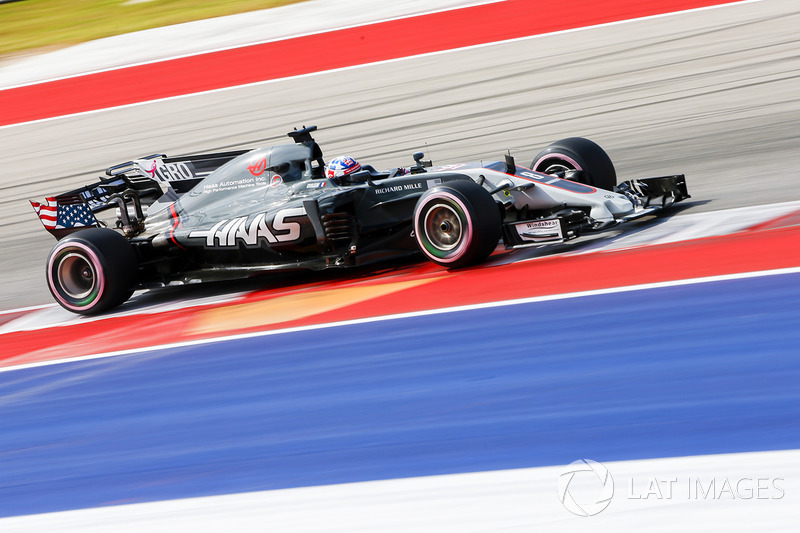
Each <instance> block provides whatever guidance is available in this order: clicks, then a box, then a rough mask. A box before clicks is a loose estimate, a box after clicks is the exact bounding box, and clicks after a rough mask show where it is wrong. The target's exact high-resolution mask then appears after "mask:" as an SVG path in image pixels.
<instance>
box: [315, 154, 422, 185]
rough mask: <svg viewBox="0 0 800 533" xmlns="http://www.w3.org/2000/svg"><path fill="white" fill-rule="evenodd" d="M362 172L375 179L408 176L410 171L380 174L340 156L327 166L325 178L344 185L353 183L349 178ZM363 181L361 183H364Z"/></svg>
mask: <svg viewBox="0 0 800 533" xmlns="http://www.w3.org/2000/svg"><path fill="white" fill-rule="evenodd" d="M360 170H366V171H368V172H369V174H370V175H371V176H372V177H373V178H393V177H395V176H403V175H405V174H408V170H406V169H404V168H402V167H398V168H394V169H391V170H387V171H384V172H378V171H376V170H375V169H374V168H373V167H372V166H371V165H364V166H361V164H360V163H359V162H358V161H356V160H355V159H353V158H352V157H350V156H339V157H336V158H334V159H332V160H331V162H330V163H328V164H327V165H326V166H325V177H326V178H328V179H331V180H333V181H334V182H337V183H339V184H342V183H343V182H348V183H353V181H352V180H351V179H350V178H348V176H350V175H351V174H355V173H356V172H358V171H360ZM363 179H366V178H363ZM363 179H361V180H359V181H363Z"/></svg>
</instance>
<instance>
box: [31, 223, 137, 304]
mask: <svg viewBox="0 0 800 533" xmlns="http://www.w3.org/2000/svg"><path fill="white" fill-rule="evenodd" d="M137 263H138V260H137V258H136V252H135V251H134V250H133V247H132V246H131V244H130V243H129V242H128V241H127V239H125V237H123V236H122V235H120V234H119V233H117V232H116V231H114V230H111V229H107V228H92V229H86V230H82V231H79V232H76V233H74V234H72V235H70V236H68V237H65V238H64V239H62V240H60V241H59V242H58V243H57V244H56V245H55V247H54V248H53V250H52V251H51V252H50V256H49V257H48V258H47V286H48V288H49V289H50V292H51V293H52V294H53V297H54V298H55V299H56V301H57V302H58V303H59V304H60V305H61V306H62V307H64V308H65V309H67V310H69V311H72V312H73V313H79V314H82V315H90V314H96V313H101V312H103V311H106V310H108V309H111V308H112V307H116V306H118V305H120V304H121V303H123V302H124V301H125V300H127V299H128V298H129V297H130V295H131V292H132V291H131V289H132V288H133V286H134V283H135V281H136V272H137Z"/></svg>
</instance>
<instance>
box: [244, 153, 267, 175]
mask: <svg viewBox="0 0 800 533" xmlns="http://www.w3.org/2000/svg"><path fill="white" fill-rule="evenodd" d="M247 170H249V171H250V174H252V175H253V176H260V175H261V174H263V173H264V172H265V171H266V170H267V158H266V157H263V158H261V159H260V160H259V161H255V162H251V163H250V164H249V165H247Z"/></svg>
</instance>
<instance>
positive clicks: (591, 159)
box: [531, 137, 617, 191]
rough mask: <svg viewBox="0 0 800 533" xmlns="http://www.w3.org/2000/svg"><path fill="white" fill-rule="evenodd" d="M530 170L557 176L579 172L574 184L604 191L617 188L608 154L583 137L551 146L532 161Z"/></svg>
mask: <svg viewBox="0 0 800 533" xmlns="http://www.w3.org/2000/svg"><path fill="white" fill-rule="evenodd" d="M531 168H532V169H533V170H535V171H536V172H541V173H543V174H556V173H558V172H569V171H571V170H580V171H582V172H580V173H578V174H577V176H576V177H575V178H573V177H568V178H567V179H571V180H573V181H577V182H579V183H583V184H585V185H589V186H591V187H596V188H598V189H605V190H607V191H611V190H614V187H615V186H616V185H617V172H616V170H614V164H613V163H612V162H611V158H610V157H608V154H607V153H606V152H605V150H603V149H602V148H600V146H598V145H597V144H595V143H594V142H592V141H590V140H589V139H584V138H583V137H570V138H569V139H562V140H560V141H557V142H554V143H553V144H551V145H550V146H548V147H547V148H545V149H544V150H542V151H541V152H539V154H538V155H537V156H536V157H535V158H534V159H533V163H531Z"/></svg>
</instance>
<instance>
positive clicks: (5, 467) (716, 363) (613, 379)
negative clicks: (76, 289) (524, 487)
mask: <svg viewBox="0 0 800 533" xmlns="http://www.w3.org/2000/svg"><path fill="white" fill-rule="evenodd" d="M533 282H535V280H532V283H533ZM799 302H800V275H797V274H787V275H776V276H769V277H761V278H752V279H747V280H738V281H724V282H714V283H704V284H695V285H687V286H682V287H673V288H660V289H650V290H639V291H634V292H625V293H617V294H610V295H602V296H586V297H580V298H571V299H564V300H556V301H549V302H539V303H527V304H517V305H508V306H502V307H496V308H491V309H480V310H470V311H461V312H454V313H446V314H439V315H433V316H422V317H415V318H404V319H395V320H388V321H382V322H374V323H369V324H359V325H349V326H339V327H332V328H326V329H319V330H313V331H304V332H295V333H284V334H277V335H269V336H262V337H255V338H249V339H243V340H232V341H226V342H216V343H209V344H205V345H202V346H192V347H185V348H173V349H169V350H160V351H157V352H149V353H140V354H132V355H129V356H123V357H116V358H112V359H103V360H93V361H84V362H75V363H68V364H60V365H54V366H47V367H40V368H29V369H20V370H14V371H9V372H5V373H0V462H2V464H0V516H11V515H23V514H33V513H42V512H50V511H59V510H67V509H77V508H86V507H97V506H106V505H117V504H125V503H135V502H143V501H153V500H164V499H173V498H185V497H193V496H204V495H212V494H226V493H237V492H247V491H259V490H267V489H280V488H286V487H298V486H310V485H323V484H333V483H344V482H354V481H365V480H374V479H389V478H399V477H412V476H425V475H433V474H446V473H457V472H473V471H486V470H497V469H509V468H523V467H534V466H544V465H566V464H568V463H570V462H572V461H574V460H576V459H581V458H591V459H594V460H596V461H611V460H628V459H642V458H656V457H673V456H685V455H698V454H716V453H727V452H745V451H761V450H779V449H794V448H800V424H798V421H800V387H798V383H800V349H798V347H800V303H799ZM386 311H387V312H389V311H391V310H389V309H387V310H386ZM335 318H336V317H335V315H334V316H331V319H335Z"/></svg>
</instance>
